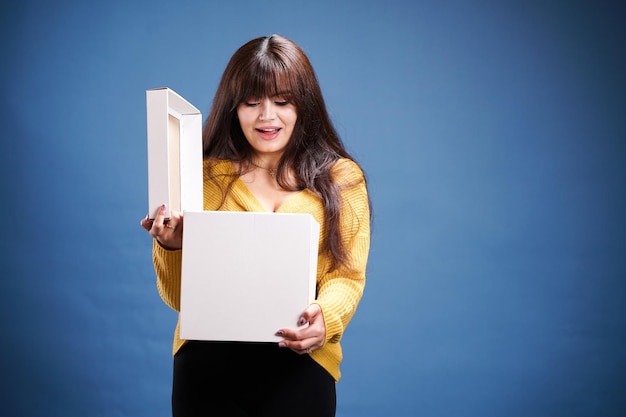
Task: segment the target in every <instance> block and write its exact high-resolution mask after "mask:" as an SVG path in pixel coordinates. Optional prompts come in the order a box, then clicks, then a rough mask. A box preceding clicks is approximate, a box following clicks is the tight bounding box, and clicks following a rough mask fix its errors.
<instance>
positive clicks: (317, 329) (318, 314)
mask: <svg viewBox="0 0 626 417" xmlns="http://www.w3.org/2000/svg"><path fill="white" fill-rule="evenodd" d="M306 323H309V325H308V326H307V327H303V328H301V329H297V330H292V329H280V330H279V331H277V332H276V336H281V337H283V340H281V341H280V342H279V343H278V346H280V347H286V348H289V349H291V350H293V351H294V352H296V353H298V354H300V355H304V354H305V353H311V352H313V351H314V350H317V349H320V348H321V347H322V346H324V342H325V339H326V325H325V324H324V315H323V314H322V309H321V307H320V306H319V305H317V304H311V305H310V306H309V307H307V309H306V310H304V312H303V313H302V315H301V316H300V319H299V320H298V326H304V325H305V324H306Z"/></svg>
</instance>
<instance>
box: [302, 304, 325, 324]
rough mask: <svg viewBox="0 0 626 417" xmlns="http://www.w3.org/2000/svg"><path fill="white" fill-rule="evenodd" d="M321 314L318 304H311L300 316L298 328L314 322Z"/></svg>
mask: <svg viewBox="0 0 626 417" xmlns="http://www.w3.org/2000/svg"><path fill="white" fill-rule="evenodd" d="M319 312H320V307H319V306H318V305H317V304H311V305H310V306H309V307H308V308H307V309H306V310H304V311H303V312H302V314H301V315H300V319H298V326H304V325H305V324H307V323H310V322H312V321H313V320H314V318H315V316H316V315H317V314H319Z"/></svg>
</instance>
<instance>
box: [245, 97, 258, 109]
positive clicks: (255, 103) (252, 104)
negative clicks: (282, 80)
mask: <svg viewBox="0 0 626 417" xmlns="http://www.w3.org/2000/svg"><path fill="white" fill-rule="evenodd" d="M243 103H244V104H245V105H246V106H248V107H255V106H258V105H259V104H260V103H261V100H259V99H258V98H254V97H251V98H249V99H247V100H245V101H244V102H243Z"/></svg>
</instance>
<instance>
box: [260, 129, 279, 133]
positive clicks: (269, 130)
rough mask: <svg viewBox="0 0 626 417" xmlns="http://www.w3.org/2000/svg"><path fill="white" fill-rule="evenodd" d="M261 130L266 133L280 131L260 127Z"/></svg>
mask: <svg viewBox="0 0 626 417" xmlns="http://www.w3.org/2000/svg"><path fill="white" fill-rule="evenodd" d="M259 130H260V131H261V132H265V133H270V132H278V129H259Z"/></svg>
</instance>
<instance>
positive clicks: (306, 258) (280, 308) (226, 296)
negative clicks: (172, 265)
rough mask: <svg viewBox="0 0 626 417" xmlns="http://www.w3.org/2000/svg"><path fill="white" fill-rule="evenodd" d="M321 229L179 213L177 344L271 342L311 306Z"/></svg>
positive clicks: (299, 222) (282, 217) (311, 224)
mask: <svg viewBox="0 0 626 417" xmlns="http://www.w3.org/2000/svg"><path fill="white" fill-rule="evenodd" d="M319 232H320V225H319V224H318V223H317V222H316V221H315V220H314V218H313V217H312V216H311V215H309V214H283V213H251V212H223V211H204V212H203V211H197V212H194V211H185V213H184V232H183V252H182V283H181V295H180V336H181V338H182V339H186V340H213V341H242V342H277V341H279V340H281V338H280V337H277V336H275V335H274V333H275V332H276V331H277V330H278V329H281V328H291V329H294V328H297V322H298V319H299V318H300V315H301V314H302V312H303V311H304V310H305V309H306V307H307V306H308V305H309V304H310V303H311V302H312V301H313V300H314V299H315V291H316V273H317V256H318V243H319Z"/></svg>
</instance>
